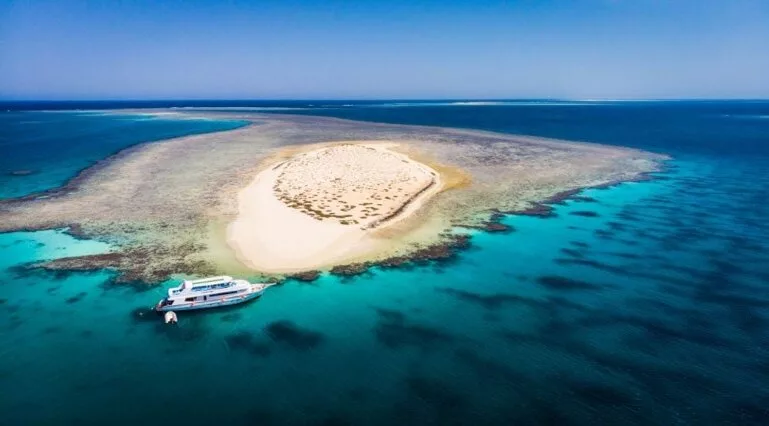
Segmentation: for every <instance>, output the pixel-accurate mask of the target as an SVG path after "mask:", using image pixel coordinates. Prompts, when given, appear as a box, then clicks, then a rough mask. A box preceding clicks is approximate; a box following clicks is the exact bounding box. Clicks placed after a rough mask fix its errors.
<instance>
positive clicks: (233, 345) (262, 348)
mask: <svg viewBox="0 0 769 426" xmlns="http://www.w3.org/2000/svg"><path fill="white" fill-rule="evenodd" d="M224 342H225V343H226V344H227V347H229V348H230V350H237V351H244V352H247V353H249V354H251V355H255V356H260V357H265V356H268V355H270V352H271V350H270V345H269V344H268V343H267V342H264V341H262V340H260V339H257V338H256V337H254V336H253V334H251V333H249V332H247V331H238V332H236V333H233V334H230V335H228V336H226V337H225V338H224Z"/></svg>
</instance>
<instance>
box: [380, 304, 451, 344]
mask: <svg viewBox="0 0 769 426" xmlns="http://www.w3.org/2000/svg"><path fill="white" fill-rule="evenodd" d="M377 313H378V314H379V321H378V322H377V325H376V326H375V327H374V334H375V335H376V339H377V341H378V342H379V343H381V344H382V345H384V346H386V347H388V348H390V349H397V348H402V347H408V346H413V347H417V348H420V349H423V350H427V349H432V348H434V347H435V346H437V345H439V344H443V343H447V342H450V341H452V340H453V339H454V338H453V337H452V336H451V335H450V334H448V333H446V332H443V331H441V330H438V329H435V328H432V327H429V326H425V325H421V324H409V323H407V321H406V317H405V315H403V313H401V312H398V311H393V310H389V309H381V308H379V309H377Z"/></svg>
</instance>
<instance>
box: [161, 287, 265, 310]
mask: <svg viewBox="0 0 769 426" xmlns="http://www.w3.org/2000/svg"><path fill="white" fill-rule="evenodd" d="M263 293H264V290H259V291H253V292H251V293H248V294H244V295H241V296H233V297H227V298H223V299H217V300H207V301H205V302H188V303H180V304H176V303H174V304H173V305H166V306H160V305H158V306H156V307H155V310H156V311H158V312H168V311H192V310H197V309H212V308H219V307H223V306H232V305H238V304H241V303H245V302H248V301H250V300H254V299H257V298H259V297H260V296H261V295H262V294H263Z"/></svg>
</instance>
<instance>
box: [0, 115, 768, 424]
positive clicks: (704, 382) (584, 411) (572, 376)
mask: <svg viewBox="0 0 769 426" xmlns="http://www.w3.org/2000/svg"><path fill="white" fill-rule="evenodd" d="M139 107H164V108H165V107H169V108H183V110H184V111H188V109H186V108H191V107H194V108H199V109H205V110H221V109H223V108H224V109H226V110H229V111H241V110H243V111H259V112H277V113H289V114H309V115H324V116H334V117H340V118H348V119H355V120H364V121H376V122H388V123H399V124H420V125H436V126H449V127H464V128H474V129H482V130H491V131H497V132H505V133H515V134H527V135H534V136H544V137H555V138H562V139H569V140H580V141H590V142H598V143H605V144H613V145H622V146H631V147H636V148H641V149H646V150H650V151H654V152H660V153H666V154H670V155H671V156H672V157H673V160H671V161H670V162H669V164H668V167H667V169H666V170H665V171H664V172H662V173H659V174H657V175H656V178H657V179H655V180H652V181H648V182H638V183H626V184H621V185H617V186H614V187H611V188H607V189H590V190H585V191H583V192H582V194H581V195H583V196H584V197H583V198H581V199H579V200H572V201H566V202H564V203H563V204H561V205H556V206H555V212H556V215H555V216H554V217H552V218H544V219H543V218H536V217H525V216H508V217H506V218H505V219H504V223H505V224H507V225H510V226H512V227H513V228H514V232H511V233H507V234H488V233H483V232H480V231H472V234H473V236H472V245H471V247H470V248H469V249H467V250H465V251H462V252H460V253H459V254H458V256H457V257H456V258H454V259H451V260H448V261H443V262H437V263H430V264H421V265H412V266H410V267H407V268H398V269H380V268H374V269H371V270H370V271H368V272H367V273H366V274H364V275H361V276H357V277H347V278H340V277H336V276H331V275H323V276H322V277H321V278H320V279H319V280H317V281H315V282H313V283H310V284H307V283H301V282H297V281H288V282H287V283H285V284H283V285H281V286H277V287H273V288H271V289H270V290H269V291H268V292H267V293H265V295H264V296H263V297H262V298H261V299H260V300H258V301H255V302H254V303H251V304H248V305H245V306H239V307H233V308H228V309H225V310H219V311H208V312H199V313H183V314H181V315H180V324H179V325H178V327H168V326H165V325H164V324H162V323H161V321H159V320H158V318H157V317H154V316H147V315H145V312H146V309H147V307H149V306H151V305H153V304H154V303H155V302H156V301H157V300H158V299H160V298H161V297H162V296H163V294H164V291H165V288H164V287H162V286H159V287H148V288H137V287H128V286H115V285H113V284H112V283H111V281H110V278H111V276H112V272H110V271H94V272H90V273H80V272H71V273H63V272H62V273H38V272H29V271H25V270H22V269H21V268H20V267H19V266H20V265H24V264H26V263H29V262H34V261H38V260H42V259H51V258H56V257H60V256H63V255H67V256H73V255H79V254H87V253H100V252H104V251H108V250H109V249H110V248H109V246H107V245H106V244H104V243H99V242H94V241H89V240H79V239H75V238H73V237H71V236H70V235H68V234H66V233H64V232H63V231H62V230H47V231H39V232H15V233H6V234H0V253H2V256H0V283H2V284H0V285H2V291H1V292H0V424H2V425H49V424H50V425H65V424H72V425H102V424H113V425H123V424H126V425H135V424H168V423H170V422H173V423H180V424H182V423H183V424H187V425H198V424H200V425H203V424H214V423H216V424H232V425H268V424H280V425H314V424H319V425H320V424H323V425H344V424H388V425H389V424H409V425H410V424H418V425H428V424H436V425H438V424H439V425H448V424H505V425H509V424H516V425H539V424H557V425H595V424H622V425H669V424H680V425H689V424H692V425H695V424H696V425H708V424H713V425H752V424H756V425H759V424H761V425H763V424H768V423H769V406H767V402H769V291H768V290H769V246H768V244H767V241H769V224H767V222H766V220H767V218H769V207H767V200H768V199H769V174H768V173H767V171H768V170H769V102H763V101H696V102H695V101H667V102H653V101H651V102H618V101H614V102H566V101H548V100H538V101H515V100H513V101H494V102H472V101H461V100H458V101H422V102H397V101H386V102H385V101H370V102H354V101H334V102H323V101H290V102H289V101H274V102H270V101H262V102H224V101H222V102H206V101H200V102H139V103H53V104H51V103H6V104H1V105H0V110H6V112H2V113H0V150H2V151H1V152H0V154H2V155H0V183H2V185H0V197H2V198H10V197H18V196H23V195H27V194H29V193H33V192H38V191H44V190H49V189H52V188H55V187H57V186H60V185H62V184H64V183H65V182H66V181H67V180H68V179H70V178H72V177H74V176H76V175H77V173H78V172H79V171H80V170H81V169H83V168H84V167H87V166H89V165H90V164H93V163H94V162H96V161H99V160H101V159H104V158H106V157H107V156H109V155H110V154H112V153H114V152H116V151H118V150H120V149H124V148H126V147H129V146H132V145H134V144H137V143H141V142H147V141H153V140H160V139H164V138H169V137H174V136H180V135H186V134H193V133H201V132H210V131H217V130H225V129H230V128H235V127H237V126H240V125H242V124H243V123H242V122H238V121H218V120H191V119H185V120H180V119H178V117H174V116H173V115H165V116H158V117H150V116H147V115H136V114H122V113H121V114H120V115H115V114H103V113H96V112H93V111H94V110H98V109H113V108H139ZM85 110H89V111H90V112H89V111H85Z"/></svg>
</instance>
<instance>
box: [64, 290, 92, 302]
mask: <svg viewBox="0 0 769 426" xmlns="http://www.w3.org/2000/svg"><path fill="white" fill-rule="evenodd" d="M87 295H88V293H86V292H84V291H81V292H80V293H78V294H76V295H74V296H72V297H70V298H67V300H65V302H67V303H69V304H72V303H77V302H79V301H81V300H83V298H84V297H85V296H87Z"/></svg>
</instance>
